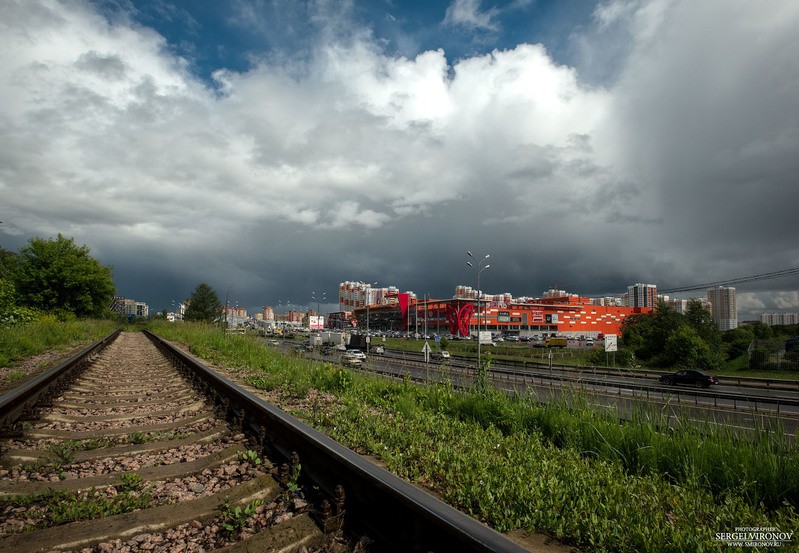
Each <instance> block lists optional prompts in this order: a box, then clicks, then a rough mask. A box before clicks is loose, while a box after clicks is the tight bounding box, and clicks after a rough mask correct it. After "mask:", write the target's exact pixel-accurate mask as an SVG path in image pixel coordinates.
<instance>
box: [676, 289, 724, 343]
mask: <svg viewBox="0 0 799 553" xmlns="http://www.w3.org/2000/svg"><path fill="white" fill-rule="evenodd" d="M685 322H686V323H688V326H690V327H691V328H693V329H694V330H695V331H696V333H697V335H698V336H699V337H700V338H702V340H704V341H705V342H707V344H708V345H709V346H710V347H711V348H713V349H716V350H718V349H719V347H720V346H721V332H719V329H718V325H717V324H716V321H714V320H713V315H712V314H711V313H710V311H708V310H707V309H705V308H704V307H702V302H700V301H699V300H690V301H689V302H688V309H687V310H686V312H685Z"/></svg>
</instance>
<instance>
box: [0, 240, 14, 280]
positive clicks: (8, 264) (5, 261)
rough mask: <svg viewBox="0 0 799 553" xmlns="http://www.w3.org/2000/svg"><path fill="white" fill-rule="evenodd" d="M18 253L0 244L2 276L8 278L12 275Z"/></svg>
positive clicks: (0, 274)
mask: <svg viewBox="0 0 799 553" xmlns="http://www.w3.org/2000/svg"><path fill="white" fill-rule="evenodd" d="M16 257H17V255H16V254H15V253H14V252H10V251H8V250H6V249H4V248H3V247H2V246H0V278H6V277H9V276H10V275H11V272H12V271H13V269H14V262H15V260H16Z"/></svg>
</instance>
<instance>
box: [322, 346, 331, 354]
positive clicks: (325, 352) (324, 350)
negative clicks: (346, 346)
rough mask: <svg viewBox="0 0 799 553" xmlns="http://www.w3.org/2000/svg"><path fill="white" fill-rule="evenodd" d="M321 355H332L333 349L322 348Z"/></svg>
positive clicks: (328, 347) (329, 347)
mask: <svg viewBox="0 0 799 553" xmlns="http://www.w3.org/2000/svg"><path fill="white" fill-rule="evenodd" d="M321 351H322V355H333V351H334V350H333V348H332V347H331V346H322V350H321Z"/></svg>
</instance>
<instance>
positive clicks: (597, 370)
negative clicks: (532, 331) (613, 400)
mask: <svg viewBox="0 0 799 553" xmlns="http://www.w3.org/2000/svg"><path fill="white" fill-rule="evenodd" d="M386 352H391V353H392V354H406V355H411V356H416V357H421V356H423V354H422V353H417V352H414V351H406V350H394V349H392V350H386ZM452 360H453V362H463V363H468V362H471V363H472V364H474V358H473V357H464V356H460V355H453V356H452ZM494 367H530V368H538V369H549V363H547V362H539V361H526V360H525V361H513V360H510V359H500V360H496V359H495V361H494ZM552 367H553V368H557V369H559V370H567V371H572V372H578V373H581V372H585V373H591V374H595V375H596V374H599V375H608V376H614V375H615V376H628V377H632V378H648V379H649V378H655V379H657V378H660V377H661V376H662V375H664V374H667V373H668V372H669V371H665V370H664V371H653V370H650V369H630V368H622V367H603V366H591V367H586V366H581V365H563V364H558V363H553V364H552ZM718 378H719V380H720V381H721V382H722V383H724V384H734V385H736V386H739V387H741V386H752V387H757V388H768V389H772V390H787V391H799V379H797V380H784V379H777V378H759V377H753V376H729V375H722V376H719V377H718Z"/></svg>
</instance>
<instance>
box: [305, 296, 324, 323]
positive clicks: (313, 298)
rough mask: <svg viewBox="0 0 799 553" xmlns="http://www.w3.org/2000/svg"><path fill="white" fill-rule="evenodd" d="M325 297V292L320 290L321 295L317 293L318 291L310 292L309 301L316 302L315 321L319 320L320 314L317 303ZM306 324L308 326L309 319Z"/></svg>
mask: <svg viewBox="0 0 799 553" xmlns="http://www.w3.org/2000/svg"><path fill="white" fill-rule="evenodd" d="M326 299H327V292H322V295H321V296H320V295H319V292H311V301H315V302H316V317H317V319H316V321H317V322H319V317H320V316H321V314H320V313H319V304H320V303H321V302H323V301H325V300H326ZM308 326H310V321H309V322H308ZM317 330H320V329H317Z"/></svg>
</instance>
